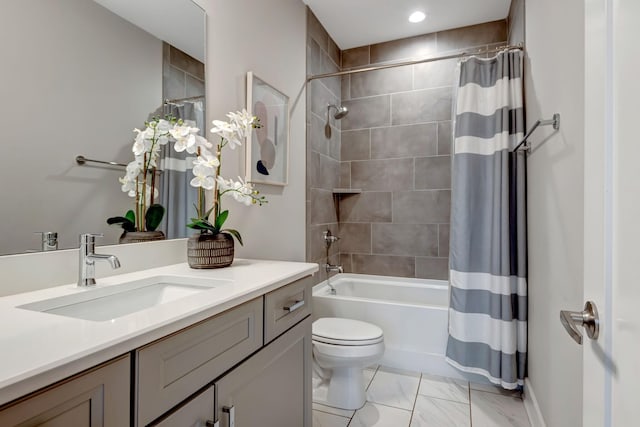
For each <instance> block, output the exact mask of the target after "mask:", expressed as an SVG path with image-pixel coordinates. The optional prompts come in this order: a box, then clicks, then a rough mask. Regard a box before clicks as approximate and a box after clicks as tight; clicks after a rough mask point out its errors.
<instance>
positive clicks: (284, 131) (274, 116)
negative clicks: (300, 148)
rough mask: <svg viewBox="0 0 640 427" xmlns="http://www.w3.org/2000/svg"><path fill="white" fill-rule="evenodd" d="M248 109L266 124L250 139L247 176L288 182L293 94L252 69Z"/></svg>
mask: <svg viewBox="0 0 640 427" xmlns="http://www.w3.org/2000/svg"><path fill="white" fill-rule="evenodd" d="M247 111H249V113H250V114H252V115H254V116H256V117H258V119H260V124H261V125H262V127H260V128H259V129H253V130H252V131H251V133H250V134H249V137H248V138H247V147H246V179H247V181H249V182H251V183H257V184H271V185H287V175H288V172H289V170H288V169H289V164H288V163H289V97H288V96H287V95H285V94H283V93H282V92H280V91H279V90H277V89H276V88H274V87H273V86H271V85H269V84H268V83H266V82H265V81H264V80H262V79H260V78H258V77H256V75H255V74H253V73H252V72H251V71H249V72H248V73H247Z"/></svg>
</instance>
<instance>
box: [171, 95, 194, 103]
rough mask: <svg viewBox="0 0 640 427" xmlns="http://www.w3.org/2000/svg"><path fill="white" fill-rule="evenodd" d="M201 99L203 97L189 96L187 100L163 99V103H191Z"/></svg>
mask: <svg viewBox="0 0 640 427" xmlns="http://www.w3.org/2000/svg"><path fill="white" fill-rule="evenodd" d="M201 98H204V95H198V96H190V97H188V98H176V99H165V100H164V103H165V104H170V103H172V102H181V101H193V100H194V99H201Z"/></svg>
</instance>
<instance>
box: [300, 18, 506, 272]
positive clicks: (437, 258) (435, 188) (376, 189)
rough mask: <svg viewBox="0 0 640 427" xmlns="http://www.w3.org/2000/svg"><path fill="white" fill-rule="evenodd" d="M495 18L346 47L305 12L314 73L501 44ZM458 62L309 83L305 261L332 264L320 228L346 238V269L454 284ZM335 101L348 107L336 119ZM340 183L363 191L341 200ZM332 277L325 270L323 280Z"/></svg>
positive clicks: (337, 251)
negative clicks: (331, 106) (330, 107)
mask: <svg viewBox="0 0 640 427" xmlns="http://www.w3.org/2000/svg"><path fill="white" fill-rule="evenodd" d="M505 40H507V22H506V21H496V22H490V23H487V24H481V25H473V26H470V27H465V28H458V29H454V30H449V31H442V32H438V33H433V34H426V35H422V36H417V37H411V38H407V39H401V40H393V41H389V42H384V43H379V44H376V45H371V46H361V47H356V48H353V49H348V50H345V51H340V50H339V49H338V47H337V45H336V44H335V43H334V41H333V40H332V39H331V37H330V36H329V35H328V34H327V32H326V31H325V29H324V28H323V27H322V25H321V24H320V22H319V21H318V20H317V18H316V17H315V16H314V15H313V13H312V12H311V11H310V10H309V9H307V74H308V75H312V74H319V73H327V72H332V71H338V70H346V69H350V68H354V67H361V66H367V65H373V64H378V63H384V62H389V61H401V60H408V59H413V58H415V57H419V56H425V55H436V54H437V55H439V54H442V53H444V52H447V53H449V52H455V51H458V50H461V49H468V48H471V47H477V48H480V47H487V46H491V45H501V44H504V43H505ZM456 64H457V61H456V60H446V61H438V62H433V63H425V64H419V65H414V66H406V67H400V68H392V69H386V70H380V71H374V72H367V73H362V74H352V75H351V76H345V77H343V78H331V79H322V80H314V81H312V82H311V83H310V84H309V85H308V87H307V205H306V206H307V239H306V241H307V255H306V259H307V261H310V262H317V263H319V264H324V263H325V262H326V261H327V258H326V247H325V244H324V241H323V239H322V232H323V231H325V230H331V232H332V233H333V234H336V235H339V236H340V237H341V240H340V241H339V242H338V243H337V244H334V245H333V246H332V248H331V252H330V255H329V262H331V263H333V264H338V263H339V264H341V265H342V266H343V267H344V269H345V271H347V272H356V273H365V274H381V275H390V276H404V277H419V278H435V279H446V278H447V277H448V256H449V214H450V202H451V157H450V154H451V107H452V96H453V85H454V71H455V67H456ZM328 103H336V104H339V103H342V105H345V106H346V107H348V108H349V115H347V116H346V117H345V118H344V119H343V120H341V121H336V120H334V119H330V122H329V124H330V126H331V130H332V136H331V137H330V138H327V137H326V135H325V120H326V107H327V104H328ZM337 187H342V188H359V189H362V190H363V192H362V193H361V194H355V195H341V196H336V195H334V194H333V192H332V190H333V189H334V188H337ZM325 278H326V274H325V272H324V269H321V270H320V273H319V274H318V275H317V277H316V280H317V281H322V280H324V279H325Z"/></svg>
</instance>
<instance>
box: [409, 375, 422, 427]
mask: <svg viewBox="0 0 640 427" xmlns="http://www.w3.org/2000/svg"><path fill="white" fill-rule="evenodd" d="M421 385H422V372H420V379H419V380H418V389H417V390H416V395H415V396H414V397H413V407H412V408H411V417H410V418H409V425H408V426H407V427H411V423H412V422H413V415H414V414H415V412H416V404H417V403H418V395H419V394H420V386H421Z"/></svg>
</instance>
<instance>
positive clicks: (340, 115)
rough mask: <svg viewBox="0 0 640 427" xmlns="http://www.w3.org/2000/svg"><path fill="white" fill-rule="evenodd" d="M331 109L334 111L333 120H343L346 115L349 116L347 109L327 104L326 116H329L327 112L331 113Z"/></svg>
mask: <svg viewBox="0 0 640 427" xmlns="http://www.w3.org/2000/svg"><path fill="white" fill-rule="evenodd" d="M331 108H335V109H336V113H335V114H334V115H333V118H334V119H336V120H341V119H343V118H344V116H346V115H347V114H349V110H348V109H347V107H344V106H342V105H341V106H337V105H333V104H329V105H327V116H328V115H329V112H330V111H331Z"/></svg>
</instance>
